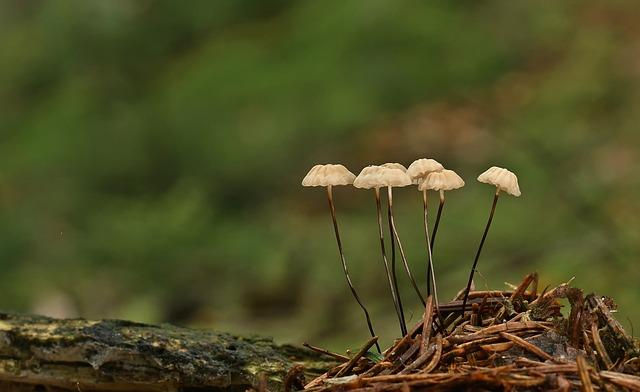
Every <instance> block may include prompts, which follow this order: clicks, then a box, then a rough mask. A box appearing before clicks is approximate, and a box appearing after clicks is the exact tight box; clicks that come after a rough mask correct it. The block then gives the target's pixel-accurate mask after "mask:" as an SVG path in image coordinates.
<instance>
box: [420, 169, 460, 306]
mask: <svg viewBox="0 0 640 392" xmlns="http://www.w3.org/2000/svg"><path fill="white" fill-rule="evenodd" d="M463 186H464V180H463V179H462V178H460V176H459V175H457V174H456V172H454V171H453V170H447V169H443V170H441V171H436V172H431V173H429V174H427V176H426V177H424V178H423V180H422V181H421V182H420V185H418V189H419V190H421V191H422V201H423V206H424V236H425V239H426V241H427V249H428V251H429V265H428V268H427V279H429V280H428V281H427V291H428V294H430V293H431V291H430V289H429V282H431V284H432V285H433V296H434V299H435V300H436V304H437V303H438V302H437V300H438V291H437V288H436V274H435V271H434V266H433V244H434V241H435V233H436V230H438V224H439V222H440V216H441V214H442V207H443V206H444V192H445V191H450V190H453V189H458V188H461V187H463ZM430 190H433V191H438V192H440V207H439V208H438V217H437V218H436V224H435V227H434V229H433V234H434V235H433V236H432V237H431V241H429V225H428V219H427V214H428V213H427V191H430Z"/></svg>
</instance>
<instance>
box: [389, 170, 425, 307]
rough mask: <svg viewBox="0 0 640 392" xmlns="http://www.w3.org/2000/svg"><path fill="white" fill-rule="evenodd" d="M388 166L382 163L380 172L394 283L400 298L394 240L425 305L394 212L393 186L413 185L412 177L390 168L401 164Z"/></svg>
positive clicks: (406, 269) (414, 287)
mask: <svg viewBox="0 0 640 392" xmlns="http://www.w3.org/2000/svg"><path fill="white" fill-rule="evenodd" d="M385 165H387V166H386V167H385V166H384V165H382V167H383V168H384V170H382V171H381V172H380V183H381V184H382V185H383V186H386V187H387V196H388V197H387V198H388V210H387V212H388V217H389V231H390V234H391V273H392V277H393V280H394V285H395V288H396V293H397V295H398V298H400V292H399V290H398V282H397V278H396V274H395V271H396V269H395V264H396V262H395V260H396V257H395V256H396V252H395V244H394V241H395V242H397V243H398V248H399V249H400V255H401V257H402V262H403V264H404V270H405V271H406V273H407V276H408V277H409V281H411V285H412V286H413V289H414V290H415V291H416V294H417V295H418V298H420V301H422V304H423V305H425V304H426V301H425V299H424V297H423V296H422V293H421V292H420V289H419V288H418V285H417V284H416V281H415V279H413V275H412V274H411V269H410V268H409V263H408V262H407V257H406V256H405V254H404V249H403V248H402V242H401V241H400V236H399V235H398V230H397V228H396V224H395V218H394V214H393V188H394V187H405V186H407V185H411V183H412V181H411V177H409V175H407V173H405V172H404V171H402V169H395V168H389V166H391V165H399V164H394V163H386V164H385Z"/></svg>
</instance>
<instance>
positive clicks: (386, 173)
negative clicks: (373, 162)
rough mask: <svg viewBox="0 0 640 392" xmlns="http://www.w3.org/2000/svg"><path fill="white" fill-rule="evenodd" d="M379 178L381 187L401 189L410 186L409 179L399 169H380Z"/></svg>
mask: <svg viewBox="0 0 640 392" xmlns="http://www.w3.org/2000/svg"><path fill="white" fill-rule="evenodd" d="M379 178H380V184H382V186H388V187H403V186H407V185H411V177H409V176H408V175H407V173H405V172H403V171H402V170H401V169H389V168H387V167H382V171H381V172H380V177H379Z"/></svg>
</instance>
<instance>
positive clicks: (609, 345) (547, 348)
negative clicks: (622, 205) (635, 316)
mask: <svg viewBox="0 0 640 392" xmlns="http://www.w3.org/2000/svg"><path fill="white" fill-rule="evenodd" d="M537 284H538V276H537V274H530V275H528V276H526V277H525V279H524V280H523V281H522V283H520V285H518V286H517V287H516V288H515V289H514V290H513V291H472V292H471V293H470V294H469V300H468V304H467V308H466V309H467V311H465V313H464V316H461V315H460V310H461V307H462V301H461V300H460V296H459V297H457V298H456V300H454V301H452V302H450V303H447V304H441V305H440V307H439V308H440V313H441V314H440V317H438V315H437V314H436V311H435V307H434V303H433V300H432V298H431V297H429V298H428V300H427V304H426V307H425V313H424V316H423V319H422V321H421V322H420V323H419V324H417V325H415V326H414V327H413V328H411V330H410V331H409V332H408V333H407V335H405V336H404V337H403V338H401V339H399V340H397V341H396V342H395V344H393V346H392V347H390V348H389V349H387V350H386V351H384V352H383V354H382V355H381V358H375V356H374V355H371V354H370V353H369V349H370V348H371V347H373V346H374V344H375V342H376V340H377V338H376V337H374V338H372V339H370V340H369V341H368V342H367V343H366V344H365V345H364V346H363V347H362V349H361V350H360V351H358V352H357V353H356V354H354V355H353V356H351V357H350V358H348V357H344V356H341V355H339V354H331V353H328V352H326V351H325V353H326V354H328V355H332V356H334V357H335V358H343V363H342V364H340V365H339V366H337V367H335V368H333V369H331V370H330V371H328V372H327V373H325V374H323V375H322V376H320V377H318V378H316V379H315V380H313V381H311V382H309V383H307V384H306V386H305V390H307V391H314V392H321V391H322V392H333V391H363V392H364V391H458V390H462V391H464V390H473V391H483V390H504V391H540V390H557V391H621V390H622V391H640V350H639V348H638V346H637V344H636V342H634V340H633V338H632V337H630V336H629V335H628V334H627V333H626V332H625V331H624V329H623V328H622V326H621V325H620V323H619V322H618V321H616V319H615V318H614V317H613V316H612V310H614V309H615V305H614V304H613V302H612V301H611V300H609V299H607V298H601V297H598V296H596V295H594V294H589V295H587V296H586V297H585V296H584V295H583V292H582V290H580V289H578V288H573V287H571V286H570V285H569V284H568V283H565V284H562V285H560V286H558V287H556V288H554V289H552V290H550V291H547V292H543V293H538V292H537ZM560 299H566V300H568V302H569V304H570V306H571V312H570V315H569V317H568V318H565V317H563V316H562V314H561V313H560V308H561V303H560ZM469 304H470V305H471V306H469ZM438 320H444V321H443V322H440V321H438ZM440 323H442V324H443V325H441V324H440ZM323 351H324V350H323ZM300 371H301V369H294V370H292V371H291V372H290V374H289V375H288V377H287V381H288V382H287V384H288V388H289V389H291V387H290V386H291V385H292V382H291V380H292V379H294V378H298V379H299V376H300V374H299V372H300ZM296 373H298V374H296Z"/></svg>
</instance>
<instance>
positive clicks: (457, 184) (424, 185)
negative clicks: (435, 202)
mask: <svg viewBox="0 0 640 392" xmlns="http://www.w3.org/2000/svg"><path fill="white" fill-rule="evenodd" d="M463 186H464V180H463V179H462V178H461V177H460V176H459V175H458V174H457V173H456V172H454V171H453V170H447V169H444V170H442V171H439V172H432V173H429V174H427V176H426V177H425V178H424V179H423V180H422V181H421V182H420V185H418V189H419V190H421V191H424V190H434V191H451V190H454V189H458V188H462V187H463Z"/></svg>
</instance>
